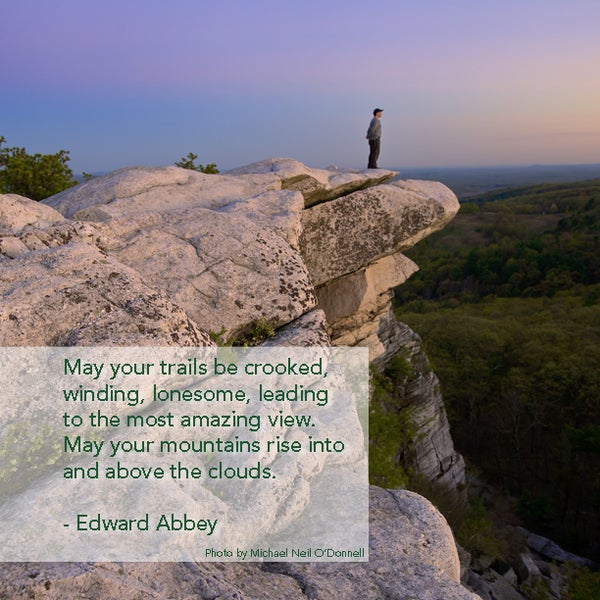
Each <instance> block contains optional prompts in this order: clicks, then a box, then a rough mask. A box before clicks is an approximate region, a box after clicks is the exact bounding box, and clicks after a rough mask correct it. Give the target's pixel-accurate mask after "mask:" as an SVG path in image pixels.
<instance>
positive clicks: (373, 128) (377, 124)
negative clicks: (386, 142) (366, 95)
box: [367, 117, 381, 140]
mask: <svg viewBox="0 0 600 600" xmlns="http://www.w3.org/2000/svg"><path fill="white" fill-rule="evenodd" d="M380 137H381V121H380V120H379V119H376V118H375V117H373V118H372V119H371V123H369V129H368V130H367V138H368V139H369V140H376V139H377V138H380Z"/></svg>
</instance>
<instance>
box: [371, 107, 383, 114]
mask: <svg viewBox="0 0 600 600" xmlns="http://www.w3.org/2000/svg"><path fill="white" fill-rule="evenodd" d="M378 112H383V108H376V109H375V110H374V111H373V114H374V115H376V114H377V113H378Z"/></svg>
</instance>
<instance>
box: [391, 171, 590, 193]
mask: <svg viewBox="0 0 600 600" xmlns="http://www.w3.org/2000/svg"><path fill="white" fill-rule="evenodd" d="M395 170H398V171H400V178H401V179H433V180H435V181H441V182H442V183H444V184H446V185H447V186H448V187H449V188H451V189H452V191H454V193H455V194H456V195H457V196H458V197H459V199H463V198H467V197H469V196H475V195H477V194H483V193H485V192H489V191H493V190H498V189H503V188H508V187H515V186H523V185H532V184H538V183H571V182H576V181H582V180H585V179H595V178H598V177H600V163H598V164H589V165H530V166H524V167H452V168H443V167H440V168H414V169H402V168H398V169H395Z"/></svg>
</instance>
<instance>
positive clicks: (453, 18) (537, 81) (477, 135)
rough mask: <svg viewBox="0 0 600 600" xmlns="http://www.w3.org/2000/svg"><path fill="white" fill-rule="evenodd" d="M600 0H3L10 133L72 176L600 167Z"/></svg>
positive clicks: (0, 106) (2, 95)
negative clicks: (186, 170)
mask: <svg viewBox="0 0 600 600" xmlns="http://www.w3.org/2000/svg"><path fill="white" fill-rule="evenodd" d="M599 24H600V2H599V1H597V0H455V1H454V2H448V1H447V0H419V1H418V2H408V1H405V0H381V1H379V2H376V3H367V2H364V1H361V2H358V1H357V0H344V1H341V0H340V1H338V0H333V1H328V0H319V1H316V0H303V1H302V2H299V1H298V0H294V1H286V0H278V1H277V0H213V1H211V2H208V1H205V0H170V1H168V2H167V0H102V2H100V1H95V0H52V1H48V0H19V1H18V2H15V1H13V0H0V40H1V43H2V51H1V52H0V135H4V136H5V137H6V140H7V144H8V145H9V146H25V147H26V148H27V150H28V151H29V152H42V153H46V152H56V151H58V150H59V149H61V148H64V149H66V150H69V151H70V154H71V167H72V168H73V170H74V171H75V172H81V171H88V172H95V171H107V170H112V169H116V168H120V167H124V166H131V165H164V164H173V162H174V161H176V160H178V159H179V158H181V157H182V156H184V155H185V154H187V153H188V152H190V151H191V152H194V153H196V154H198V155H199V161H200V162H202V163H206V162H216V163H217V164H218V166H219V167H220V168H221V169H222V170H224V169H228V168H233V167H236V166H240V165H243V164H246V163H249V162H254V161H256V160H260V159H263V158H267V157H274V156H290V157H294V158H297V159H298V160H301V161H303V162H305V163H306V164H308V165H311V166H317V167H325V166H328V165H332V164H335V165H338V166H340V167H364V166H366V164H365V163H366V158H367V154H368V147H367V144H366V140H365V139H364V136H365V132H366V128H367V126H368V122H369V120H370V118H371V112H372V110H373V108H375V107H381V108H383V109H384V113H383V118H382V125H383V139H382V156H381V159H380V161H379V165H380V167H388V168H402V167H431V166H478V165H486V166H490V165H522V164H534V163H537V164H542V163H546V164H556V163H600V76H599V73H600V35H599V33H598V26H599Z"/></svg>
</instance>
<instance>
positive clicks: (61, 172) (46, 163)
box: [0, 136, 77, 200]
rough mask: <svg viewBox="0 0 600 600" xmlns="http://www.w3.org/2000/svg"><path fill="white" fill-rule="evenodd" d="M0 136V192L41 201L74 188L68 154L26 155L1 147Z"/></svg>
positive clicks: (2, 144) (17, 149)
mask: <svg viewBox="0 0 600 600" xmlns="http://www.w3.org/2000/svg"><path fill="white" fill-rule="evenodd" d="M5 142H6V140H5V138H4V136H0V193H3V194H19V195H21V196H26V197H27V198H31V199H32V200H43V199H44V198H48V197H49V196H53V195H54V194H58V193H59V192H62V191H63V190H65V189H67V188H69V187H71V186H73V185H75V184H76V183H77V181H76V180H75V179H74V178H73V172H72V171H71V169H70V168H69V165H68V163H69V160H70V158H69V152H68V151H66V150H59V151H58V152H57V153H56V154H40V153H36V154H29V153H28V152H27V150H26V149H25V148H19V147H12V148H9V147H3V146H4V143H5Z"/></svg>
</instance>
